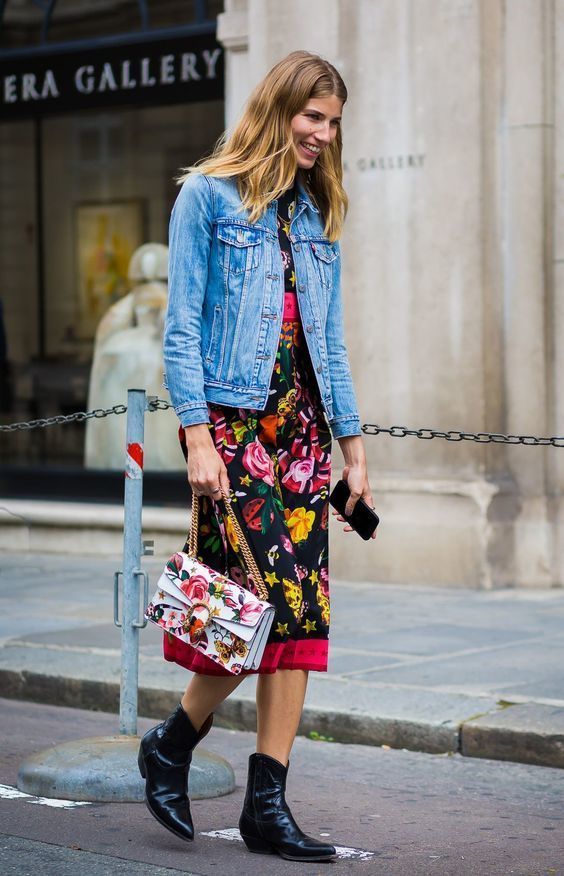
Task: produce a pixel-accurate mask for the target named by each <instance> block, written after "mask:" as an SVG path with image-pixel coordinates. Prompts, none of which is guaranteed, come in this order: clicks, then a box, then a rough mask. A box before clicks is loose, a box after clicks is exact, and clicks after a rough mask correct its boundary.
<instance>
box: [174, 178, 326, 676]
mask: <svg viewBox="0 0 564 876" xmlns="http://www.w3.org/2000/svg"><path fill="white" fill-rule="evenodd" d="M294 194H295V193H294V190H293V189H292V190H291V191H289V192H287V193H285V195H284V196H283V197H282V198H280V199H279V202H278V237H279V242H280V249H281V253H282V261H283V265H284V277H285V289H286V292H285V296H284V297H285V307H284V316H283V322H282V329H281V333H280V339H279V344H278V351H277V355H276V363H275V366H274V371H273V374H272V380H271V385H270V392H269V397H268V401H267V405H266V408H265V410H263V411H261V410H255V409H248V408H247V409H243V408H232V407H227V406H226V405H219V404H215V403H208V410H209V414H210V420H211V423H210V424H209V428H210V432H211V435H212V438H213V441H214V444H215V447H216V448H217V451H218V453H220V454H221V457H222V459H223V461H224V463H225V465H226V468H227V472H228V475H229V482H230V486H231V499H232V507H233V510H234V511H235V514H236V515H237V517H238V519H239V521H240V523H241V526H242V529H243V531H244V533H245V536H246V538H247V541H248V543H249V546H250V548H251V550H252V552H253V555H254V557H255V559H256V561H257V564H258V566H259V568H260V570H261V572H262V574H263V580H264V582H265V584H266V586H267V589H268V601H269V602H270V603H272V604H273V605H274V606H275V608H276V616H275V619H274V623H273V624H272V628H271V631H270V634H269V638H268V642H267V645H266V648H265V651H264V655H263V658H262V661H261V664H260V667H259V668H258V669H256V670H246V671H245V672H249V673H250V672H253V673H256V672H258V673H269V672H275V671H276V669H308V670H318V671H326V670H327V660H328V635H329V618H330V605H329V575H328V561H329V551H328V547H329V539H328V523H329V503H328V495H329V486H330V477H331V433H330V431H329V427H328V425H327V421H326V418H325V414H324V412H323V408H322V403H321V399H320V396H319V390H318V387H317V381H316V379H315V375H314V373H313V369H312V365H311V360H310V357H309V352H308V349H307V346H306V342H305V338H304V334H303V330H302V325H301V322H300V319H299V312H298V309H297V302H296V292H295V288H296V277H295V273H294V264H293V259H292V250H291V246H290V241H289V239H288V234H289V228H290V221H291V218H292V214H293V211H294V208H295V199H294ZM179 436H180V441H181V445H182V447H183V451H184V454H185V455H186V445H185V443H184V430H183V429H182V428H181V429H180V430H179ZM198 556H199V558H200V560H202V561H203V562H204V563H206V564H207V565H209V566H211V567H212V568H214V569H216V570H219V571H225V573H226V574H227V575H228V576H229V577H230V578H232V579H234V580H236V581H239V582H240V583H242V584H244V585H245V586H249V589H252V584H251V585H249V584H248V582H247V578H246V573H245V567H244V561H243V557H242V553H241V551H240V548H239V544H238V541H237V537H236V534H235V532H234V531H233V527H232V525H231V521H230V520H229V517H228V516H227V513H226V512H225V508H224V504H223V500H221V499H220V500H218V501H215V500H212V499H210V498H209V497H207V496H203V497H202V498H201V499H200V522H199V531H198ZM164 656H165V658H166V659H167V660H171V661H173V662H175V663H178V664H180V665H181V666H184V667H186V668H187V669H190V670H192V671H193V672H198V673H203V674H207V675H222V674H225V675H229V674H230V673H229V672H228V671H227V670H226V669H224V668H223V667H222V666H218V665H217V664H216V663H214V662H212V661H211V660H210V659H209V658H207V657H205V656H203V655H202V654H199V653H198V652H197V651H195V650H194V649H193V648H191V647H190V646H189V645H187V644H185V643H184V642H181V641H179V640H178V639H176V638H174V637H173V636H169V635H167V634H166V633H165V636H164Z"/></svg>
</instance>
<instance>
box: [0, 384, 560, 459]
mask: <svg viewBox="0 0 564 876" xmlns="http://www.w3.org/2000/svg"><path fill="white" fill-rule="evenodd" d="M171 407H172V404H171V403H170V402H168V401H165V400H164V399H162V398H158V397H157V396H156V395H150V396H148V398H147V410H148V411H150V412H153V411H166V410H168V408H171ZM126 411H127V405H114V406H113V408H106V409H105V410H104V409H103V408H96V410H93V411H87V412H84V411H77V412H76V413H75V414H67V415H65V416H63V415H62V414H61V415H59V416H57V417H47V418H46V419H42V420H30V422H28V423H26V422H22V423H10V424H8V425H0V432H18V431H20V430H22V429H44V428H45V426H61V425H63V424H64V423H82V422H83V421H84V420H90V419H91V418H92V417H94V418H96V419H100V418H102V417H109V416H110V414H125V413H126ZM362 431H363V432H364V433H365V434H366V435H380V434H381V433H384V434H386V435H391V436H392V438H406V437H408V436H412V437H414V438H421V439H422V440H423V441H430V440H431V439H432V438H443V439H444V440H445V441H474V442H475V443H477V444H522V445H525V446H527V447H528V446H532V447H539V446H551V447H564V437H561V438H557V437H554V438H535V436H534V435H503V434H501V433H500V432H461V431H459V430H457V429H451V430H450V431H449V432H442V431H441V430H440V429H408V428H407V426H391V427H390V428H386V427H385V426H378V425H377V424H375V423H364V425H363V426H362Z"/></svg>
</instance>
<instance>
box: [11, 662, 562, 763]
mask: <svg viewBox="0 0 564 876" xmlns="http://www.w3.org/2000/svg"><path fill="white" fill-rule="evenodd" d="M0 685H1V689H2V695H3V696H4V697H6V698H8V699H19V700H30V701H32V702H35V703H43V704H45V705H55V706H66V707H71V708H79V709H87V710H91V711H101V712H111V713H116V714H117V713H118V712H119V696H120V686H119V684H118V683H116V682H106V681H93V680H90V679H73V678H67V677H64V676H54V675H46V674H42V673H38V672H30V671H27V670H23V671H17V670H10V669H0ZM177 704H178V694H177V693H176V692H174V691H167V690H162V689H158V688H148V687H140V688H139V693H138V713H139V715H141V716H143V717H146V718H155V719H157V720H160V719H162V717H163V716H164V715H166V714H168V713H169V712H171V711H172V710H173V709H174V708H175V707H176V706H177ZM216 723H217V726H220V727H226V728H228V729H231V730H245V731H252V732H254V731H255V730H256V704H255V700H254V699H252V698H250V697H241V696H239V697H237V696H234V695H231V696H230V697H229V698H228V699H227V700H225V701H224V702H223V703H222V704H221V706H220V707H219V709H218V710H217V712H216ZM298 734H299V735H302V736H310V737H311V736H313V738H318V739H321V740H325V741H333V742H342V743H349V744H360V745H373V746H381V745H386V746H389V747H390V748H401V749H407V750H409V751H421V752H426V753H428V754H454V753H459V754H461V755H463V756H465V757H478V758H490V759H493V760H509V761H514V762H517V763H527V764H533V765H537V766H548V767H556V768H560V769H563V768H564V709H563V708H559V707H554V706H544V705H539V704H536V703H525V704H523V705H509V706H507V707H506V708H503V709H501V710H498V711H495V712H491V713H488V714H485V715H483V716H480V717H478V718H470V719H468V720H467V721H461V722H460V723H455V722H445V723H441V724H433V723H430V722H423V721H421V722H418V721H413V720H406V719H403V718H393V717H383V716H377V715H369V714H358V713H356V714H355V713H354V712H352V711H348V712H344V711H338V710H329V709H320V708H318V707H313V706H308V705H307V704H306V705H305V706H304V710H303V713H302V719H301V721H300V725H299V728H298Z"/></svg>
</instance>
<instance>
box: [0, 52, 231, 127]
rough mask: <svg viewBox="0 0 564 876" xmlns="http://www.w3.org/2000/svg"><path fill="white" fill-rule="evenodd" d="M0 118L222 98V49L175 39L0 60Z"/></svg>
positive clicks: (6, 119)
mask: <svg viewBox="0 0 564 876" xmlns="http://www.w3.org/2000/svg"><path fill="white" fill-rule="evenodd" d="M0 89H1V90H0V119H1V120H2V121H9V120H10V119H22V118H30V117H33V116H38V115H48V114H52V113H61V112H69V111H73V110H78V111H82V110H86V109H91V108H92V109H93V108H98V109H100V108H109V107H116V106H124V105H130V106H139V105H149V104H159V105H160V104H169V103H183V102H187V103H194V102H197V101H203V100H218V99H220V100H221V99H222V98H223V90H224V86H223V49H222V47H221V46H220V45H219V44H218V43H217V41H216V40H215V38H214V37H213V36H211V35H196V36H192V35H190V36H186V35H184V36H181V37H174V38H169V39H162V38H160V39H155V40H150V39H149V40H144V41H143V42H130V43H122V44H119V45H110V46H108V45H106V46H103V47H99V46H98V47H92V48H86V49H82V50H81V51H77V50H73V51H69V52H67V51H61V52H59V53H52V54H48V55H47V54H45V55H43V54H41V55H34V56H32V57H30V56H27V57H25V58H23V57H17V56H15V57H10V56H5V57H3V58H2V59H1V60H0Z"/></svg>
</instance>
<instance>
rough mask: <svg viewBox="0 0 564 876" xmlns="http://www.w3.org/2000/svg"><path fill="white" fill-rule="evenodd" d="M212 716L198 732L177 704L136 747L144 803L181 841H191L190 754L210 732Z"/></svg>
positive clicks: (192, 836)
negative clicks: (142, 783) (143, 790)
mask: <svg viewBox="0 0 564 876" xmlns="http://www.w3.org/2000/svg"><path fill="white" fill-rule="evenodd" d="M212 724H213V713H212V714H211V715H209V717H208V718H207V719H206V720H205V722H204V724H203V726H202V728H201V730H200V731H199V732H198V731H197V730H196V729H195V728H194V727H193V726H192V722H191V721H190V719H189V717H188V715H187V714H186V712H185V711H184V709H183V708H182V706H181V705H180V704H179V705H178V706H177V707H176V709H175V710H174V712H173V713H172V715H170V716H169V717H168V718H167V719H166V721H163V723H162V724H157V726H156V727H153V728H152V729H151V730H149V731H148V732H147V733H145V735H144V736H143V738H142V740H141V745H140V746H139V756H138V758H137V763H138V764H139V772H140V773H141V775H142V776H143V778H144V779H145V780H146V781H145V802H146V803H147V807H148V809H149V812H150V813H151V814H152V815H154V816H155V818H156V819H157V821H159V822H160V823H161V824H162V825H163V827H167V828H168V829H169V830H171V831H172V832H173V833H174V834H176V836H178V837H180V839H185V840H193V839H194V825H193V824H192V817H191V815H190V801H189V799H188V771H189V769H190V764H191V762H192V752H193V750H194V748H195V747H196V745H197V744H198V742H199V741H200V740H201V739H203V738H204V736H205V735H206V734H207V733H209V730H210V728H211V725H212Z"/></svg>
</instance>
